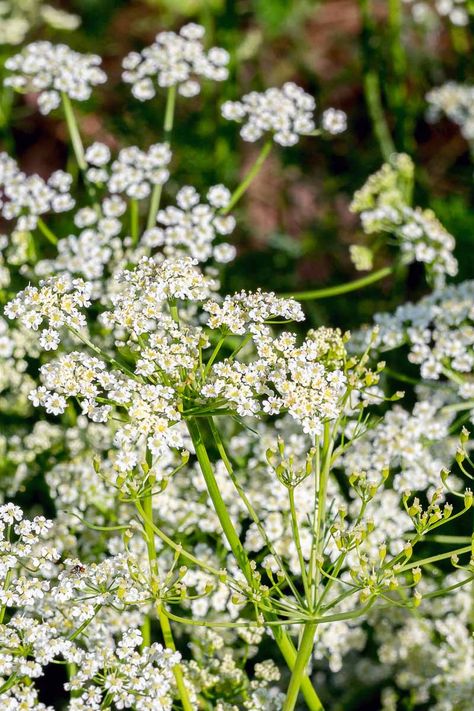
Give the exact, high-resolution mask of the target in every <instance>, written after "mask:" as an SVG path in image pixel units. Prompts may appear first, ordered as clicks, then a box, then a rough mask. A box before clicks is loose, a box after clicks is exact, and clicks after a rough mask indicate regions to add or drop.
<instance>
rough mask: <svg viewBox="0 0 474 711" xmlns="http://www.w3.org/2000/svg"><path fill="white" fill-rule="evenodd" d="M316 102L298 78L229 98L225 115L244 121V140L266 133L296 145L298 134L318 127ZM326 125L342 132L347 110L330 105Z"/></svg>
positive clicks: (326, 114)
mask: <svg viewBox="0 0 474 711" xmlns="http://www.w3.org/2000/svg"><path fill="white" fill-rule="evenodd" d="M315 108H316V102H315V100H314V99H313V97H312V96H310V95H309V94H307V93H306V92H305V91H304V90H303V89H302V88H301V87H299V86H297V85H296V84H295V83H294V82H286V83H285V84H283V86H282V88H281V89H276V88H272V89H267V90H266V91H264V92H262V93H258V92H256V91H252V92H250V94H245V96H243V97H242V99H241V100H240V101H226V102H225V103H224V104H223V105H222V115H223V117H224V118H226V119H228V120H229V121H238V122H239V123H243V126H242V128H241V129H240V135H241V136H242V138H243V139H244V141H250V142H254V141H258V139H259V138H261V137H262V136H263V135H265V134H266V133H271V134H272V135H273V139H274V140H275V141H276V142H277V143H279V144H280V145H282V146H294V145H295V143H298V136H300V135H305V134H308V133H311V132H312V131H314V130H315V123H314V119H313V111H314V109H315ZM322 125H323V128H324V129H325V130H326V131H328V132H329V133H341V132H342V131H344V130H345V128H346V115H345V113H344V112H343V111H338V110H336V109H328V110H327V111H325V112H324V114H323V119H322Z"/></svg>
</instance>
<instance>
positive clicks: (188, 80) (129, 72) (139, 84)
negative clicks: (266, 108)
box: [122, 23, 229, 101]
mask: <svg viewBox="0 0 474 711" xmlns="http://www.w3.org/2000/svg"><path fill="white" fill-rule="evenodd" d="M204 33H205V30H204V27H202V26H201V25H197V24H195V23H189V24H187V25H184V26H183V27H182V28H181V29H180V31H179V34H176V33H175V32H160V34H158V35H157V36H156V38H155V41H154V43H153V44H151V45H150V46H149V47H145V49H143V50H142V51H141V52H130V54H128V55H127V56H126V57H125V59H124V60H123V63H122V66H123V69H124V72H123V74H122V78H123V80H124V81H125V82H126V83H127V84H132V93H133V95H134V96H135V98H137V99H139V100H140V101H148V100H149V99H153V97H154V96H155V95H156V88H155V82H156V84H157V85H158V86H159V87H161V88H168V87H172V86H177V87H178V93H179V94H181V96H186V97H191V96H196V94H199V91H200V86H199V79H200V77H203V78H205V79H211V80H213V81H224V80H225V79H227V77H228V70H227V64H228V63H229V53H228V52H227V51H226V50H225V49H222V48H220V47H212V48H211V49H210V50H209V51H208V52H206V50H205V49H204V46H203V44H202V38H203V37H204Z"/></svg>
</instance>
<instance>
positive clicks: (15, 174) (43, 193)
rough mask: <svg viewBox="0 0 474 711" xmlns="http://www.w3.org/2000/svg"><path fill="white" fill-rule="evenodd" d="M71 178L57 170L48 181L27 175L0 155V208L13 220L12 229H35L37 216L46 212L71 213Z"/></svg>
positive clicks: (12, 161) (7, 158)
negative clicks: (13, 227) (13, 225)
mask: <svg viewBox="0 0 474 711" xmlns="http://www.w3.org/2000/svg"><path fill="white" fill-rule="evenodd" d="M71 184H72V175H70V174H69V173H65V172H64V171H63V170H56V171H55V172H54V173H52V174H51V175H50V177H49V178H48V180H43V178H41V177H40V176H39V175H26V174H25V173H23V171H21V170H20V169H19V167H18V164H17V162H16V161H15V160H14V159H13V158H11V157H10V156H9V155H8V154H7V153H0V208H1V215H2V217H4V218H5V219H6V220H16V225H15V229H16V230H18V231H21V232H28V231H30V230H34V229H35V227H36V225H37V221H38V217H39V216H40V215H44V214H45V213H48V212H57V213H60V212H66V211H68V210H71V209H72V208H73V207H74V205H75V202H74V199H73V198H72V196H71V194H70V189H71Z"/></svg>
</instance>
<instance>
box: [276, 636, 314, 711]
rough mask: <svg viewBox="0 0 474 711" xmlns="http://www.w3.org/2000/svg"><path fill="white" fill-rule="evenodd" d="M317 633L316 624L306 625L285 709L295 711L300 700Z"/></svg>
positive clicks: (285, 710) (284, 710)
mask: <svg viewBox="0 0 474 711" xmlns="http://www.w3.org/2000/svg"><path fill="white" fill-rule="evenodd" d="M315 634H316V624H315V623H309V624H307V625H305V627H304V632H303V636H302V638H301V644H300V646H299V649H298V656H297V657H296V662H295V666H294V668H293V673H292V675H291V679H290V685H289V687H288V692H287V694H286V699H285V704H284V706H283V711H293V709H294V708H295V706H296V702H297V700H298V694H299V690H300V687H301V682H302V679H303V676H304V674H305V671H306V665H307V664H308V662H309V659H310V657H311V652H312V651H313V644H314V635H315Z"/></svg>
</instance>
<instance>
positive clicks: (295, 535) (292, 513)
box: [288, 487, 311, 602]
mask: <svg viewBox="0 0 474 711" xmlns="http://www.w3.org/2000/svg"><path fill="white" fill-rule="evenodd" d="M288 498H289V501H290V518H291V530H292V532H293V540H294V543H295V546H296V550H297V552H298V561H299V565H300V570H301V579H302V581H303V587H304V591H305V595H306V600H307V601H308V602H309V601H310V600H311V590H310V587H309V585H308V577H307V575H306V562H305V559H304V557H303V550H302V548H301V538H300V530H299V526H298V518H297V516H296V507H295V490H294V488H293V487H288Z"/></svg>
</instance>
